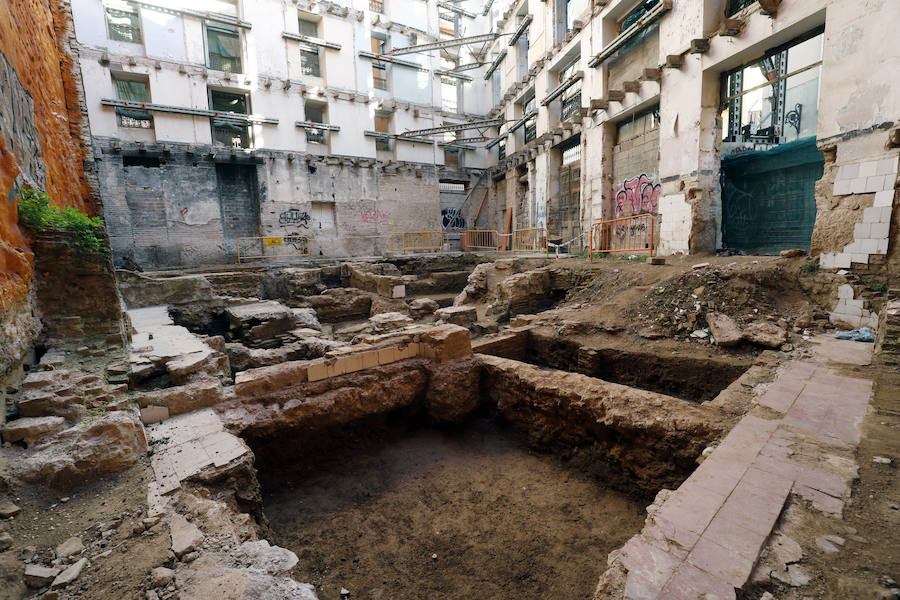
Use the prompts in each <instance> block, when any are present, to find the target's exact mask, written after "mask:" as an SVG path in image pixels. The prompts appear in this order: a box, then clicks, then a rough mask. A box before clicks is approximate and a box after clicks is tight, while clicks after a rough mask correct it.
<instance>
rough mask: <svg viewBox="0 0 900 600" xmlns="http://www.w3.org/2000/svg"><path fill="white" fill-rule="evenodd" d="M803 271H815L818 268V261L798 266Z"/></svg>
mask: <svg viewBox="0 0 900 600" xmlns="http://www.w3.org/2000/svg"><path fill="white" fill-rule="evenodd" d="M800 268H801V269H802V270H803V272H804V273H815V272H816V271H818V270H819V263H817V262H808V263H806V264H804V265H803V266H802V267H800Z"/></svg>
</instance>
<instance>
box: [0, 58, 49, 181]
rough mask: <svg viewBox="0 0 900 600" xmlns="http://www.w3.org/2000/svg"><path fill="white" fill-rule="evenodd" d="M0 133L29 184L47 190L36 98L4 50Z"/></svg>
mask: <svg viewBox="0 0 900 600" xmlns="http://www.w3.org/2000/svg"><path fill="white" fill-rule="evenodd" d="M0 136H2V137H3V143H4V145H5V146H6V148H7V149H10V150H11V151H12V152H13V153H14V154H15V157H16V163H17V164H18V167H19V169H20V170H21V171H22V173H23V174H24V175H25V177H26V178H27V179H28V180H29V181H28V183H30V184H32V185H34V186H35V187H39V188H41V189H43V188H44V187H45V185H46V180H47V166H46V165H45V164H44V160H43V158H41V144H40V139H39V136H38V131H37V128H36V127H35V125H34V99H33V98H32V97H31V94H29V93H28V92H27V91H26V90H25V88H24V87H23V86H22V83H21V82H20V81H19V76H18V75H17V74H16V71H15V69H13V67H12V65H10V64H9V61H8V60H7V59H6V55H5V54H3V53H2V52H0Z"/></svg>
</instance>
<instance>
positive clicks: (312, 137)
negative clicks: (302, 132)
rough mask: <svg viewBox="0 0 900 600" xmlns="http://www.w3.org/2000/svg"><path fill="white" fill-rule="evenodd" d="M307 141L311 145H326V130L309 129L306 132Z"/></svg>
mask: <svg viewBox="0 0 900 600" xmlns="http://www.w3.org/2000/svg"><path fill="white" fill-rule="evenodd" d="M306 141H307V142H308V143H311V144H324V143H325V130H323V129H312V128H310V129H307V130H306Z"/></svg>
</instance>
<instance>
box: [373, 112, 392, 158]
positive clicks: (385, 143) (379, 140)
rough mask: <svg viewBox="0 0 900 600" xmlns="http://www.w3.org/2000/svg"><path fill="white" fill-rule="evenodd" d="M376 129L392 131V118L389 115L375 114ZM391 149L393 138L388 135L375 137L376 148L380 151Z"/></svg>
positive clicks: (386, 131)
mask: <svg viewBox="0 0 900 600" xmlns="http://www.w3.org/2000/svg"><path fill="white" fill-rule="evenodd" d="M375 131H379V132H382V133H390V131H391V118H390V116H387V115H379V114H376V115H375ZM390 149H391V138H390V137H388V136H383V137H382V136H378V137H376V138H375V150H378V151H379V152H384V151H388V150H390Z"/></svg>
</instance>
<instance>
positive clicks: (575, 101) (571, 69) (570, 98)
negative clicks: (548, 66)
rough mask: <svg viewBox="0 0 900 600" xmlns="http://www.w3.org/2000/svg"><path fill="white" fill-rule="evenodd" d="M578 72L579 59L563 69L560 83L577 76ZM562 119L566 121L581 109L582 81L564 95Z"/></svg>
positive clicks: (562, 99) (561, 111)
mask: <svg viewBox="0 0 900 600" xmlns="http://www.w3.org/2000/svg"><path fill="white" fill-rule="evenodd" d="M577 70H578V58H576V59H575V60H573V61H572V62H571V63H570V64H569V66H567V67H566V68H565V69H563V70H562V71H561V72H560V74H559V82H560V83H563V82H565V81H567V80H568V79H569V78H570V77H572V76H573V75H575V73H576V71H577ZM561 104H562V106H561V110H560V118H561V120H563V121H565V120H566V119H568V118H569V117H571V116H572V115H574V114H575V113H577V112H578V110H579V109H580V108H581V81H580V80H579V81H576V82H575V83H573V84H572V85H571V86H569V87H568V88H567V89H566V90H565V91H564V92H563V93H562V98H561Z"/></svg>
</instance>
